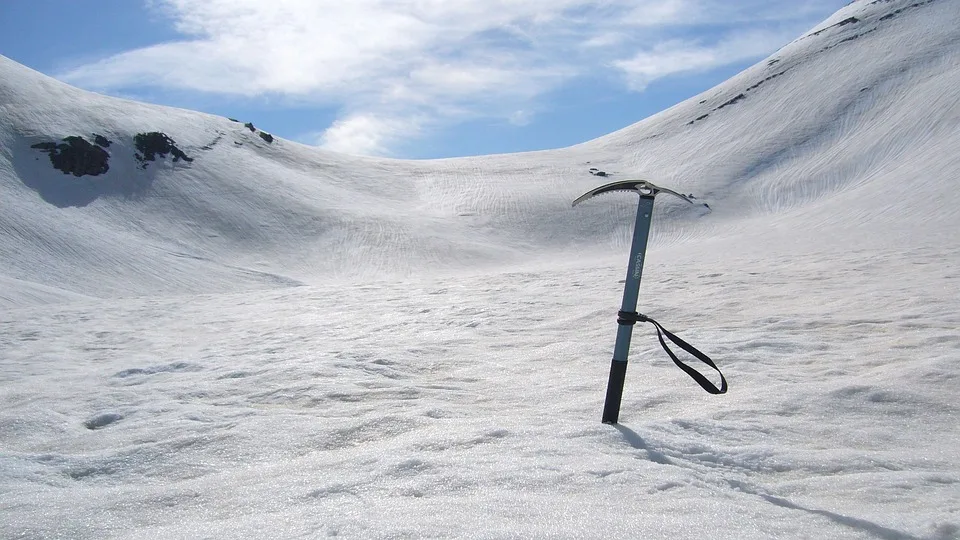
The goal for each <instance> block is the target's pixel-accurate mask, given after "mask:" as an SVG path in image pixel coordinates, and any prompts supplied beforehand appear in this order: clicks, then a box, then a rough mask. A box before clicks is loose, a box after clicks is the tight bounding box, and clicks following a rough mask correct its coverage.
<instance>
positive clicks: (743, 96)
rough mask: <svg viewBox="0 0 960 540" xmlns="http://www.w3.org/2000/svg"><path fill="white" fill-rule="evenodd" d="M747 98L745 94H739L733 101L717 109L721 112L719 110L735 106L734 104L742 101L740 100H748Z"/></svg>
mask: <svg viewBox="0 0 960 540" xmlns="http://www.w3.org/2000/svg"><path fill="white" fill-rule="evenodd" d="M746 97H747V96H745V95H743V94H737V95H736V96H734V98H733V99H731V100H729V101H727V102H725V103H724V104H723V105H720V106H719V107H717V109H718V110H719V109H722V108H724V107H726V106H727V105H733V104H734V103H736V102H738V101H740V100H742V99H746Z"/></svg>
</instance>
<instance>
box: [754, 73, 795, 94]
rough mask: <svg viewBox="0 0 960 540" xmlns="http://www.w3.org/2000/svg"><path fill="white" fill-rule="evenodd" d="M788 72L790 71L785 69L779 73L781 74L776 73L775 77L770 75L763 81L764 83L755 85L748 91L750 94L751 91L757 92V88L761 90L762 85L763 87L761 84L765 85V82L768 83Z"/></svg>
mask: <svg viewBox="0 0 960 540" xmlns="http://www.w3.org/2000/svg"><path fill="white" fill-rule="evenodd" d="M787 71H788V70H787V69H785V70H783V71H781V72H779V73H774V74H773V75H770V76H769V77H767V78H766V79H763V80H762V81H760V82H758V83H756V84H754V85H753V86H751V87H750V88H747V91H748V92H749V91H750V90H756V89H757V88H760V85H761V84H763V83H765V82H767V81H769V80H772V79H776V78H777V77H779V76H781V75H783V74H784V73H786V72H787Z"/></svg>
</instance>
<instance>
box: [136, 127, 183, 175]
mask: <svg viewBox="0 0 960 540" xmlns="http://www.w3.org/2000/svg"><path fill="white" fill-rule="evenodd" d="M133 143H134V146H136V147H137V151H138V153H137V154H135V155H134V157H136V158H137V161H139V162H140V168H141V169H146V168H147V165H148V163H147V162H148V161H156V159H157V156H160V158H161V159H163V158H165V157H166V156H167V154H170V155H172V156H173V161H174V162H177V161H180V160H181V159H182V160H184V161H193V158H191V157H188V156H187V155H186V154H184V153H183V150H180V149H179V148H177V144H176V142H174V140H173V139H171V138H170V137H168V136H167V135H166V134H165V133H161V132H159V131H151V132H149V133H137V135H136V136H135V137H134V138H133Z"/></svg>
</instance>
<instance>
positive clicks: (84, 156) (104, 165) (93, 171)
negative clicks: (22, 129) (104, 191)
mask: <svg viewBox="0 0 960 540" xmlns="http://www.w3.org/2000/svg"><path fill="white" fill-rule="evenodd" d="M31 148H36V149H37V150H40V151H41V152H46V153H47V155H49V156H50V163H52V164H53V167H54V168H55V169H57V170H59V171H63V174H72V175H74V176H85V175H89V176H97V175H99V174H103V173H105V172H107V171H108V170H109V169H110V164H109V162H110V154H108V153H107V152H106V151H105V150H104V149H103V148H100V147H99V146H94V145H92V144H90V143H89V142H87V140H86V139H84V138H83V137H67V138H65V139H63V143H60V144H57V143H53V142H43V143H37V144H34V145H32V146H31Z"/></svg>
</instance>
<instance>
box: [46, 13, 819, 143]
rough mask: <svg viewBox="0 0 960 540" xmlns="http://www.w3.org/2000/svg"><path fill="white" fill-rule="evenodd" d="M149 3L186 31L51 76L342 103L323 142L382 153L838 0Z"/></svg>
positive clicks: (760, 47) (738, 50)
mask: <svg viewBox="0 0 960 540" xmlns="http://www.w3.org/2000/svg"><path fill="white" fill-rule="evenodd" d="M152 2H153V4H154V5H155V6H157V7H158V9H159V10H161V11H162V12H163V13H165V14H166V15H167V16H168V17H169V18H170V19H171V20H172V21H173V22H174V25H175V28H176V29H177V30H178V31H179V32H181V33H182V34H183V38H184V39H183V40H181V41H176V42H170V43H162V44H157V45H154V46H150V47H145V48H141V49H136V50H131V51H127V52H124V53H122V54H118V55H116V56H112V57H109V58H105V59H103V60H100V61H98V62H93V63H90V64H86V65H83V66H80V67H78V68H76V69H73V70H71V71H69V72H67V73H64V74H62V75H61V78H63V79H64V80H67V81H68V82H71V83H74V84H77V85H79V86H83V87H87V88H92V89H99V90H106V91H113V92H117V91H124V90H130V89H136V88H164V89H172V90H180V91H184V90H185V91H200V92H206V93H211V94H215V95H223V96H236V97H259V96H270V97H272V98H282V99H289V100H291V101H295V102H297V103H298V104H302V103H303V102H305V101H306V102H312V103H316V104H323V105H328V106H334V107H338V108H341V109H343V110H345V111H348V113H347V116H345V117H344V118H341V119H340V120H338V121H337V122H336V123H335V124H334V125H332V126H330V128H329V130H328V131H329V132H328V133H327V134H326V135H325V136H324V137H323V140H324V141H325V145H326V146H327V147H330V148H337V149H343V150H345V151H350V152H354V153H369V152H375V153H389V152H390V148H391V145H392V144H393V143H392V141H398V140H403V137H404V136H402V135H400V134H399V133H400V132H401V131H403V130H408V131H407V133H406V135H405V136H407V137H411V136H416V135H417V134H418V133H422V132H423V130H424V129H426V128H425V126H433V125H441V124H443V123H452V122H460V121H464V120H467V119H474V118H479V117H491V118H500V119H504V120H507V121H513V122H517V121H518V120H517V119H518V118H523V120H522V121H529V119H530V115H531V114H532V113H531V112H530V111H535V110H538V109H542V107H540V106H538V104H537V103H536V100H537V98H538V97H540V96H543V95H544V94H546V93H547V92H549V91H551V90H554V89H556V88H558V87H559V86H561V85H563V84H564V83H565V82H566V81H568V80H570V79H572V78H575V77H579V76H584V75H587V74H593V73H595V72H596V71H597V70H600V69H610V68H611V67H612V68H614V69H616V70H622V72H623V73H626V74H627V75H628V80H629V81H630V84H631V85H632V87H633V88H635V89H642V88H643V87H644V86H645V85H646V84H647V83H649V81H651V80H653V79H655V78H658V77H663V76H667V75H669V74H671V73H676V72H679V71H689V70H697V69H705V68H706V67H709V66H716V65H723V64H725V63H730V62H735V61H740V60H743V59H744V58H748V57H750V56H751V55H752V56H762V55H764V54H768V53H770V52H772V49H774V48H775V47H776V46H777V45H779V44H782V43H783V42H785V41H786V40H787V39H789V38H790V37H794V35H795V34H791V35H786V34H784V35H783V36H785V37H783V36H781V35H780V34H776V33H772V32H770V33H768V36H767V37H768V38H770V39H766V40H765V41H761V42H759V43H757V44H751V43H745V42H743V40H740V41H738V39H737V38H735V37H729V36H736V35H737V34H738V33H739V32H741V29H742V27H744V26H745V27H746V28H748V29H749V28H751V25H752V24H754V23H755V21H756V20H758V19H762V20H763V21H767V22H768V23H769V21H773V24H778V21H783V20H791V19H792V17H794V16H793V15H791V13H792V12H793V11H794V10H800V9H801V8H800V7H798V6H805V7H804V8H803V9H812V8H810V6H811V5H813V6H814V7H820V6H821V5H822V4H830V3H836V0H815V1H807V2H800V3H798V2H796V1H791V2H787V1H786V0H779V1H767V2H763V3H760V2H759V0H749V1H748V2H746V3H735V4H732V3H730V2H727V1H726V0H524V1H517V0H350V1H343V0H270V1H263V0H152ZM821 16H822V13H821ZM731 20H738V21H741V22H739V23H737V24H736V25H731V24H730V23H729V21H731ZM813 22H817V21H804V23H805V24H806V25H807V26H809V25H811V24H812V23H813ZM700 26H703V27H709V28H710V29H711V31H713V32H716V31H717V28H720V29H721V34H722V36H727V37H721V38H720V39H719V40H718V41H716V42H715V43H714V44H713V45H702V44H700V42H697V41H695V40H692V39H691V37H690V35H691V32H696V30H697V28H698V27H700ZM778 39H779V40H780V41H777V40H778ZM637 51H639V52H637ZM517 111H527V112H525V113H524V114H523V115H522V116H518V115H517ZM384 118H387V119H390V120H383V119H384ZM364 130H369V132H368V133H366V134H365V133H364Z"/></svg>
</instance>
